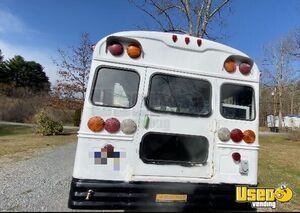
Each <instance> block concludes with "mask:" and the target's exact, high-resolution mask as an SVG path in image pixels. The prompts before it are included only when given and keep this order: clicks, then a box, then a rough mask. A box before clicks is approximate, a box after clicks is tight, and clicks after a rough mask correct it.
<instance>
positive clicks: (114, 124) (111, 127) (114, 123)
mask: <svg viewBox="0 0 300 213" xmlns="http://www.w3.org/2000/svg"><path fill="white" fill-rule="evenodd" d="M104 128H105V130H106V131H108V132H110V133H115V132H117V131H119V129H120V121H119V120H118V119H116V118H109V119H107V120H106V121H105V126H104Z"/></svg>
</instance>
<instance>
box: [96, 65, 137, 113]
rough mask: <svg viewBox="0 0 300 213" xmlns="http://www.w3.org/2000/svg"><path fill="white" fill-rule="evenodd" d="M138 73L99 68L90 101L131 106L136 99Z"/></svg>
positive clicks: (114, 105) (124, 106) (113, 105)
mask: <svg viewBox="0 0 300 213" xmlns="http://www.w3.org/2000/svg"><path fill="white" fill-rule="evenodd" d="M138 87H139V75H138V74H137V73H136V72H133V71H126V70H118V69H111V68H101V69H100V70H99V71H98V73H97V76H96V83H95V87H94V92H93V96H92V102H93V103H94V104H96V105H101V106H111V107H123V108H131V107H133V106H134V105H135V103H136V100H137V94H138Z"/></svg>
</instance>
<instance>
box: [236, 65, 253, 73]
mask: <svg viewBox="0 0 300 213" xmlns="http://www.w3.org/2000/svg"><path fill="white" fill-rule="evenodd" d="M251 68H252V67H251V65H250V64H247V63H241V64H240V65H239V69H240V72H241V73H242V74H243V75H248V74H249V73H250V71H251Z"/></svg>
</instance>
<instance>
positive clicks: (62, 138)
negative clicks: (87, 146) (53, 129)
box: [0, 125, 77, 160]
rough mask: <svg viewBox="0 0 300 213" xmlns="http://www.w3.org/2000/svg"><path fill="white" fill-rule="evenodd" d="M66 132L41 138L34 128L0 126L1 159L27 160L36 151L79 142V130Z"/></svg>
mask: <svg viewBox="0 0 300 213" xmlns="http://www.w3.org/2000/svg"><path fill="white" fill-rule="evenodd" d="M64 131H65V132H64V134H63V135H54V136H41V135H37V134H35V133H34V128H33V127H27V126H10V125H0V157H3V156H5V157H8V158H10V159H13V160H21V159H24V158H25V159H26V158H29V157H30V156H31V154H32V153H33V152H34V151H35V150H36V149H40V148H47V147H48V148H53V147H56V146H61V145H64V144H68V143H74V142H76V141H77V137H76V131H77V130H74V129H72V130H68V129H67V130H64ZM20 153H22V155H20Z"/></svg>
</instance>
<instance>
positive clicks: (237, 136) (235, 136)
mask: <svg viewBox="0 0 300 213" xmlns="http://www.w3.org/2000/svg"><path fill="white" fill-rule="evenodd" d="M243 137H244V134H243V132H242V131H241V130H240V129H233V130H231V133H230V138H231V140H233V141H234V142H236V143H238V142H240V141H241V140H242V139H243Z"/></svg>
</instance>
